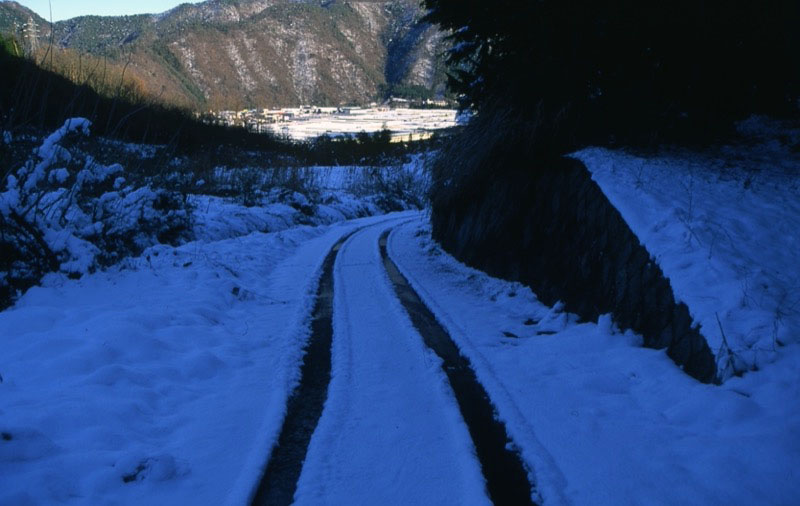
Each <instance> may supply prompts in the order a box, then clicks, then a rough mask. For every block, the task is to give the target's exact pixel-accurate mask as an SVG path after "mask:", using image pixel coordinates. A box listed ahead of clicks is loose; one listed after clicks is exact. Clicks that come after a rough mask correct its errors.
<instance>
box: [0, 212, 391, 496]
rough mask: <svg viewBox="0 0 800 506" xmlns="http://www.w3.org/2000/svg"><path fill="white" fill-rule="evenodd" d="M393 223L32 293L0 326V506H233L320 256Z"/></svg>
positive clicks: (211, 249) (300, 232)
mask: <svg viewBox="0 0 800 506" xmlns="http://www.w3.org/2000/svg"><path fill="white" fill-rule="evenodd" d="M392 219H393V216H391V215H389V216H379V217H376V218H366V219H363V220H361V221H359V220H356V221H349V222H345V223H341V224H337V225H333V226H330V227H314V228H312V227H296V228H293V229H291V230H287V231H284V232H279V233H271V234H262V233H259V232H254V233H252V234H249V235H247V236H244V237H239V238H235V239H226V240H221V241H214V242H193V243H189V244H186V245H184V246H181V247H179V248H171V247H167V246H157V247H154V248H151V249H149V250H148V251H147V252H146V254H145V255H144V256H143V257H141V258H137V259H134V260H131V261H129V262H126V263H125V264H123V265H122V266H120V267H118V268H114V269H111V270H109V271H106V272H101V273H96V274H93V275H89V276H85V277H84V278H82V279H81V280H68V279H66V278H65V277H63V276H58V275H53V276H50V277H49V278H47V279H46V280H45V282H44V283H43V286H41V287H37V288H33V289H31V290H29V291H28V292H27V293H26V294H25V295H24V296H23V297H22V299H20V300H19V301H18V302H17V304H16V305H15V306H14V307H13V308H11V309H9V310H6V311H4V312H2V313H0V329H2V332H1V335H2V346H3V353H2V356H0V374H2V378H3V380H2V383H0V432H2V434H3V436H2V438H3V439H2V440H0V504H4V505H5V504H53V503H60V502H65V503H77V504H222V503H224V502H225V501H226V500H229V499H232V500H233V499H236V498H239V500H241V501H244V500H245V499H246V497H247V495H248V494H249V492H250V487H252V486H253V483H256V482H257V481H258V478H259V473H260V472H261V469H262V466H263V465H264V463H265V460H264V459H265V457H266V455H267V454H268V452H269V449H270V448H271V446H272V444H273V442H274V440H275V438H276V437H277V434H278V431H279V429H280V425H281V422H282V418H283V414H284V411H285V403H286V399H287V395H288V393H289V391H290V389H291V387H292V386H293V385H294V384H295V382H296V381H297V379H298V378H297V376H298V373H299V370H298V365H299V361H300V359H301V348H302V345H303V343H304V341H305V338H306V336H307V333H308V329H307V325H308V320H309V312H310V309H311V307H312V303H313V295H314V293H315V284H316V279H317V278H318V276H319V273H320V268H321V264H322V260H323V258H324V256H325V254H326V253H327V251H328V249H330V247H331V246H332V245H333V243H334V242H336V241H337V240H338V239H339V238H340V237H341V236H342V235H344V234H345V233H347V232H349V231H351V230H353V229H355V228H356V227H358V226H362V225H365V224H368V223H374V222H381V221H386V220H392ZM126 480H127V481H126ZM234 502H235V501H234Z"/></svg>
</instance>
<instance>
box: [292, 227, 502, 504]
mask: <svg viewBox="0 0 800 506" xmlns="http://www.w3.org/2000/svg"><path fill="white" fill-rule="evenodd" d="M390 226H392V224H381V225H376V226H372V227H369V228H367V229H365V230H363V231H361V232H357V233H356V234H355V235H353V237H352V238H350V239H349V240H348V241H347V242H345V244H344V246H343V247H342V249H341V251H340V253H339V256H338V258H337V260H336V264H335V267H334V287H335V299H334V319H333V321H334V340H333V350H332V357H333V358H332V362H333V372H332V379H331V384H330V389H329V395H328V400H327V401H326V404H325V410H324V412H323V414H322V418H321V419H320V422H319V425H318V427H317V429H316V431H315V432H314V435H313V437H312V440H311V445H310V447H309V450H308V456H307V459H306V462H305V465H304V467H303V472H302V474H301V476H300V481H299V483H298V490H297V493H296V496H295V497H296V499H297V503H298V504H386V503H387V502H392V503H396V504H447V503H450V504H486V503H487V502H488V500H487V498H486V496H485V494H484V491H483V488H484V486H483V479H482V477H481V472H480V466H479V464H478V462H477V460H476V459H475V457H474V456H473V453H474V449H473V446H472V442H471V440H470V437H469V433H468V431H467V428H466V426H465V425H464V423H463V421H462V420H461V417H460V415H459V412H458V407H457V406H456V404H455V400H454V398H453V396H452V393H451V392H450V389H449V387H448V384H447V380H446V378H445V376H444V374H443V373H442V372H441V362H440V360H439V359H438V357H436V356H435V355H434V354H433V353H432V352H430V351H429V350H428V349H427V348H425V346H424V344H423V342H422V339H421V338H420V336H419V335H418V334H417V333H416V331H415V330H414V328H413V326H412V325H411V322H410V321H409V320H408V317H407V316H406V315H405V313H404V311H403V309H402V308H401V306H400V304H399V302H398V301H397V299H396V297H395V295H394V293H393V290H392V288H391V286H390V284H389V281H388V279H387V277H386V274H385V272H384V269H383V265H382V262H381V258H380V254H379V251H378V239H379V237H380V235H381V234H382V232H383V231H384V230H385V229H387V228H389V227H390Z"/></svg>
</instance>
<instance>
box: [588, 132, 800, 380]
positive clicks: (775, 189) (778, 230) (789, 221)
mask: <svg viewBox="0 0 800 506" xmlns="http://www.w3.org/2000/svg"><path fill="white" fill-rule="evenodd" d="M751 121H755V120H751ZM756 125H757V123H756ZM762 128H763V126H762ZM794 135H795V137H796V138H795V142H800V132H794ZM756 140H759V139H756ZM574 156H575V157H576V158H579V159H580V160H582V161H583V162H584V163H585V164H586V166H587V167H588V168H589V170H590V171H591V172H592V176H593V178H594V179H595V180H596V181H597V183H598V184H599V185H600V187H601V188H602V190H603V192H604V193H605V194H606V195H607V196H608V198H609V199H610V200H611V202H612V203H613V204H614V206H615V207H616V208H617V209H618V210H619V211H620V213H621V214H622V216H623V218H624V219H625V221H627V223H628V224H629V225H630V227H631V229H632V230H633V231H634V233H635V234H636V235H637V236H638V238H639V240H640V241H641V242H642V244H644V246H645V247H646V248H647V250H648V251H649V252H650V254H651V255H653V256H654V258H655V260H656V261H657V262H658V264H659V265H660V266H661V269H662V270H663V271H664V274H665V275H666V276H667V277H668V278H669V280H670V282H671V284H672V288H673V290H674V292H675V295H676V298H677V299H678V300H680V301H683V302H685V303H686V304H687V305H688V306H689V311H690V313H691V314H692V316H693V317H694V319H695V321H696V322H697V323H699V324H700V331H701V333H702V334H703V335H704V336H705V337H706V339H707V340H708V344H709V346H710V347H711V350H712V352H714V353H715V354H716V356H717V366H718V369H719V371H720V376H721V379H722V380H725V379H727V378H728V377H730V376H731V375H732V374H734V373H741V372H743V371H747V370H757V369H759V368H761V367H763V366H764V364H766V363H769V362H771V361H773V360H775V359H776V358H777V357H779V356H780V354H781V347H782V346H784V345H787V344H792V343H795V344H796V343H800V268H798V265H800V154H798V153H796V152H795V153H792V152H791V151H790V150H789V148H788V146H786V145H784V144H782V143H780V142H778V141H777V140H769V141H766V140H764V141H762V142H759V143H757V144H755V145H753V146H749V147H745V148H742V147H726V148H722V149H720V150H717V151H714V152H711V153H706V154H697V153H670V154H665V155H660V156H647V157H643V156H636V155H633V154H628V153H625V152H621V151H610V150H607V149H598V148H592V149H586V150H583V151H580V152H578V153H576V154H575V155H574Z"/></svg>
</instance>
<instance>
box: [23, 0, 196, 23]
mask: <svg viewBox="0 0 800 506" xmlns="http://www.w3.org/2000/svg"><path fill="white" fill-rule="evenodd" d="M198 1H200V0H135V1H132V2H128V1H125V2H120V1H116V0H50V1H49V2H48V0H17V2H19V3H20V4H22V5H24V6H25V7H27V8H29V9H31V10H33V11H34V12H36V13H37V14H39V15H40V16H42V17H43V18H45V19H48V20H49V19H50V6H51V5H52V7H53V21H61V20H62V19H69V18H74V17H75V16H85V15H88V14H95V15H98V16H117V15H123V14H143V13H158V12H164V11H166V10H169V9H171V8H173V7H175V6H176V5H180V4H183V3H198Z"/></svg>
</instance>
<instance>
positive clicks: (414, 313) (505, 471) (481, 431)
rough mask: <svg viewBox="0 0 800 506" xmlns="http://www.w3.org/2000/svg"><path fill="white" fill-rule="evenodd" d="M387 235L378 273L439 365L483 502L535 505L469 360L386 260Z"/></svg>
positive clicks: (523, 470) (521, 468)
mask: <svg viewBox="0 0 800 506" xmlns="http://www.w3.org/2000/svg"><path fill="white" fill-rule="evenodd" d="M389 232H390V231H386V232H384V233H383V235H381V237H380V241H379V246H380V254H381V258H382V260H383V264H384V267H385V269H386V272H387V273H388V275H389V280H390V281H391V283H392V285H393V287H394V290H395V293H396V294H397V297H398V298H399V299H400V302H401V304H402V305H403V307H404V308H405V310H406V311H407V312H408V315H409V317H410V319H411V322H412V323H413V325H414V327H415V328H416V329H417V331H418V332H419V334H420V335H421V336H422V338H423V340H424V342H425V344H426V345H427V346H428V347H429V348H430V349H432V350H433V351H434V352H435V353H436V354H437V355H438V356H439V357H440V358H441V359H442V370H443V371H444V373H445V374H446V375H447V379H448V380H449V382H450V386H451V388H452V389H453V393H454V394H455V397H456V401H457V403H458V407H459V409H460V411H461V415H462V417H463V418H464V421H465V422H466V424H467V428H468V429H469V433H470V436H471V437H472V441H473V443H474V445H475V450H476V453H477V456H478V460H479V461H480V465H481V470H482V472H483V476H484V478H485V480H486V488H487V491H488V493H489V498H490V499H491V500H492V502H493V503H494V504H496V505H501V504H514V505H517V504H520V505H521V504H535V503H534V502H533V500H532V499H531V492H532V490H533V486H532V484H531V482H530V481H529V480H528V472H527V470H526V468H525V464H524V463H523V462H522V460H521V458H520V456H519V453H518V452H517V451H515V450H513V449H512V448H513V442H512V441H511V439H510V438H509V437H508V433H507V431H506V427H505V425H504V424H503V422H501V421H500V420H498V419H497V417H496V416H495V410H494V407H493V406H492V402H491V400H490V399H489V395H488V394H487V393H486V390H485V389H484V388H483V385H481V384H480V382H479V381H478V379H477V377H476V375H475V372H474V370H473V369H472V366H471V365H470V362H469V360H468V359H467V358H465V357H464V356H463V355H461V353H460V351H459V350H458V347H457V346H456V344H455V342H453V340H452V338H451V337H450V335H449V334H448V333H447V331H446V330H445V329H444V328H443V327H442V326H441V325H440V324H439V322H438V321H437V320H436V317H435V316H434V315H433V313H432V312H431V311H430V309H428V307H427V306H426V305H425V303H424V302H422V299H421V298H420V297H419V295H418V294H417V293H416V292H415V291H414V289H413V288H412V287H411V284H410V283H409V282H408V280H407V279H406V278H405V276H403V274H402V273H401V272H400V270H399V269H398V268H397V265H395V263H394V262H393V261H392V259H391V258H389V255H388V254H387V251H386V244H387V241H388V236H389Z"/></svg>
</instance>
